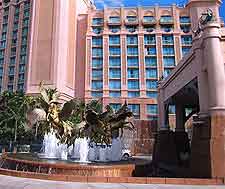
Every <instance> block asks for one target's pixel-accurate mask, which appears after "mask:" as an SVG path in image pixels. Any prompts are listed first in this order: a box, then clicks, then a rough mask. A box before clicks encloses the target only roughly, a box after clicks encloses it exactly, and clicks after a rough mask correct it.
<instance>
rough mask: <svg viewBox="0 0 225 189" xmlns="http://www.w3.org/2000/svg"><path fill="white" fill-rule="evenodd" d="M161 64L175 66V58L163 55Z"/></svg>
mask: <svg viewBox="0 0 225 189" xmlns="http://www.w3.org/2000/svg"><path fill="white" fill-rule="evenodd" d="M163 65H164V66H165V67H170V66H175V58H174V57H163Z"/></svg>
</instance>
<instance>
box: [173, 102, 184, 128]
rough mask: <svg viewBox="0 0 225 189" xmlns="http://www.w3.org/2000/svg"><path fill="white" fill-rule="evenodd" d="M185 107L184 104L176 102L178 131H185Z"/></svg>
mask: <svg viewBox="0 0 225 189" xmlns="http://www.w3.org/2000/svg"><path fill="white" fill-rule="evenodd" d="M184 124H185V108H184V106H183V105H182V104H176V129H175V131H176V132H184V131H185V127H184Z"/></svg>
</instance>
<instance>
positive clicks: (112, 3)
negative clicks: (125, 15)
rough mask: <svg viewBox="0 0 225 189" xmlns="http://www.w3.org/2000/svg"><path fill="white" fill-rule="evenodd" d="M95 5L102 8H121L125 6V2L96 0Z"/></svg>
mask: <svg viewBox="0 0 225 189" xmlns="http://www.w3.org/2000/svg"><path fill="white" fill-rule="evenodd" d="M95 3H96V4H97V5H99V6H102V7H120V6H123V5H124V3H123V0H95Z"/></svg>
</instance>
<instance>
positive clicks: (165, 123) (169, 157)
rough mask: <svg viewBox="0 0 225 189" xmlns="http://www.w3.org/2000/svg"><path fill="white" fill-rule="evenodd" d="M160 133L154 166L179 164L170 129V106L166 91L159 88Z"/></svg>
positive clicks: (155, 146) (157, 138) (156, 143)
mask: <svg viewBox="0 0 225 189" xmlns="http://www.w3.org/2000/svg"><path fill="white" fill-rule="evenodd" d="M158 111H159V116H158V117H159V120H158V133H157V136H156V138H155V143H154V151H153V164H156V165H157V164H158V163H166V164H173V165H174V164H177V152H176V145H175V142H174V133H173V132H171V131H170V129H169V117H168V105H166V104H165V103H164V91H163V88H161V87H160V86H159V88H158Z"/></svg>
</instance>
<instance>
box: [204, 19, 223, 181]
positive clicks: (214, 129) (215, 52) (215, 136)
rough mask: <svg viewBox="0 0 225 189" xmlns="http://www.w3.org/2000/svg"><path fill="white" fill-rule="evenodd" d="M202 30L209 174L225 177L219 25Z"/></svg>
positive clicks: (221, 50) (211, 25) (221, 54)
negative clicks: (207, 99)
mask: <svg viewBox="0 0 225 189" xmlns="http://www.w3.org/2000/svg"><path fill="white" fill-rule="evenodd" d="M203 31H204V34H203V39H204V47H205V49H204V58H205V59H204V62H205V64H206V67H207V73H208V86H209V113H210V117H211V140H210V154H211V176H212V177H214V178H215V177H222V178H225V169H224V167H225V149H224V145H225V124H224V123H225V69H224V52H223V49H222V47H221V45H222V44H221V41H220V38H221V34H220V25H219V24H216V23H212V24H208V25H207V26H205V27H204V28H203Z"/></svg>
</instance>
